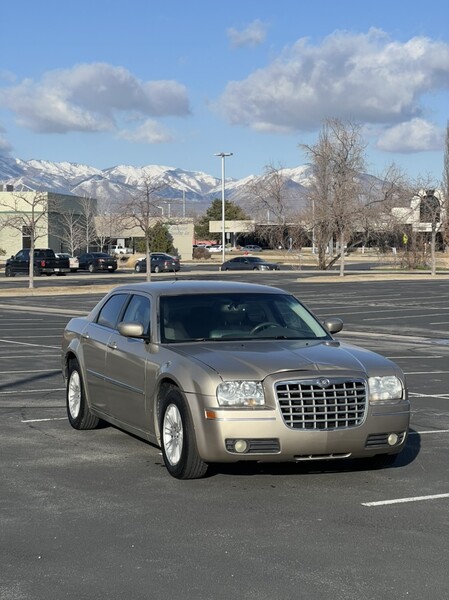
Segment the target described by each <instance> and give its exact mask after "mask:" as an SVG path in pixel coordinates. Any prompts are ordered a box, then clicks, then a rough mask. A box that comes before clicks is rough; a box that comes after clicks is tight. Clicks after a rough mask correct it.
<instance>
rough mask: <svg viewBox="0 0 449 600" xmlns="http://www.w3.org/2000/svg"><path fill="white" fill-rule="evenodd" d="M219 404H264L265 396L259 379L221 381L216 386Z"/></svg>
mask: <svg viewBox="0 0 449 600" xmlns="http://www.w3.org/2000/svg"><path fill="white" fill-rule="evenodd" d="M217 400H218V404H219V405H220V406H248V407H254V406H264V405H265V396H264V393H263V387H262V383H261V382H260V381H223V383H220V385H219V386H218V387H217Z"/></svg>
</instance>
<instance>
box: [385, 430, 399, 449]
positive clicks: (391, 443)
mask: <svg viewBox="0 0 449 600" xmlns="http://www.w3.org/2000/svg"><path fill="white" fill-rule="evenodd" d="M398 440H399V437H398V435H397V434H396V433H390V435H389V436H388V439H387V442H388V445H389V446H396V444H397V443H398Z"/></svg>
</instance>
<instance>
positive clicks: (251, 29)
mask: <svg viewBox="0 0 449 600" xmlns="http://www.w3.org/2000/svg"><path fill="white" fill-rule="evenodd" d="M227 34H228V38H229V39H230V41H231V46H234V47H235V48H238V47H241V46H252V47H254V46H259V45H260V44H262V43H263V42H264V41H265V38H266V35H267V27H266V25H265V24H264V23H262V21H259V19H256V20H255V21H253V22H252V23H250V24H249V25H248V27H246V28H245V29H243V30H242V31H239V30H238V29H235V28H234V27H231V28H229V29H228V30H227Z"/></svg>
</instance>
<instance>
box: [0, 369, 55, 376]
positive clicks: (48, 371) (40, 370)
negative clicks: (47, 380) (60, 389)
mask: <svg viewBox="0 0 449 600" xmlns="http://www.w3.org/2000/svg"><path fill="white" fill-rule="evenodd" d="M60 371H61V370H60V369H36V370H35V371H0V375H13V374H15V373H60Z"/></svg>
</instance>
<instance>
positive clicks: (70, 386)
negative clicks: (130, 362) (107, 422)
mask: <svg viewBox="0 0 449 600" xmlns="http://www.w3.org/2000/svg"><path fill="white" fill-rule="evenodd" d="M66 401H67V416H68V418H69V423H70V425H71V426H72V427H73V428H74V429H95V428H96V427H98V424H99V422H100V419H99V418H98V417H96V416H95V415H93V414H92V413H91V412H90V409H89V406H88V404H87V401H86V392H85V391H84V383H83V376H82V375H81V369H80V366H79V363H78V361H77V360H76V359H75V358H74V359H72V360H71V361H70V363H69V377H68V379H67V390H66Z"/></svg>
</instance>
